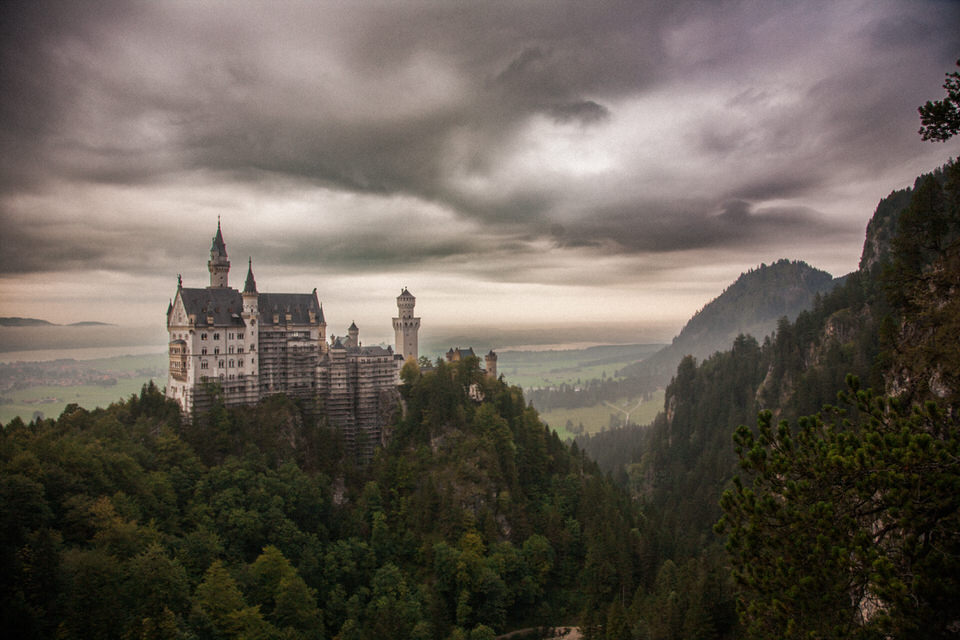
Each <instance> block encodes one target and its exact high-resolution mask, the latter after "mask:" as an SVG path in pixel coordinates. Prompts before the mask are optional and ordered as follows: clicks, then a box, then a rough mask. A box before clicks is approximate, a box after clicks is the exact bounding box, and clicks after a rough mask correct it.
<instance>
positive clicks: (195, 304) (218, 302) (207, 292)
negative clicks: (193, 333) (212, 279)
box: [177, 287, 243, 326]
mask: <svg viewBox="0 0 960 640" xmlns="http://www.w3.org/2000/svg"><path fill="white" fill-rule="evenodd" d="M177 295H178V296H180V299H181V300H182V301H183V308H184V309H185V310H186V312H187V315H188V316H195V318H196V320H195V324H196V326H214V325H217V326H224V325H240V326H242V325H243V320H242V319H241V318H240V313H241V312H242V311H243V298H242V297H240V292H239V291H237V290H236V289H231V288H229V287H208V288H206V289H188V288H186V287H183V288H180V289H178V290H177ZM210 318H213V322H212V323H211V322H209V321H208V320H209V319H210Z"/></svg>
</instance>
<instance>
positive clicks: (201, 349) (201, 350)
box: [200, 347, 207, 356]
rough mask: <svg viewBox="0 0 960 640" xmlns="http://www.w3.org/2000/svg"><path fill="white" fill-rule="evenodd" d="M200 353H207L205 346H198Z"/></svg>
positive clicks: (203, 354)
mask: <svg viewBox="0 0 960 640" xmlns="http://www.w3.org/2000/svg"><path fill="white" fill-rule="evenodd" d="M200 355H202V356H205V355H207V348H206V347H200Z"/></svg>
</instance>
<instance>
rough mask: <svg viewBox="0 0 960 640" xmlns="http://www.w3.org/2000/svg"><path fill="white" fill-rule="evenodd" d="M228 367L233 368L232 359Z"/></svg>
mask: <svg viewBox="0 0 960 640" xmlns="http://www.w3.org/2000/svg"><path fill="white" fill-rule="evenodd" d="M230 368H231V369H232V368H233V360H231V361H230Z"/></svg>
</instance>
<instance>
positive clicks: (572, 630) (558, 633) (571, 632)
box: [497, 627, 582, 640]
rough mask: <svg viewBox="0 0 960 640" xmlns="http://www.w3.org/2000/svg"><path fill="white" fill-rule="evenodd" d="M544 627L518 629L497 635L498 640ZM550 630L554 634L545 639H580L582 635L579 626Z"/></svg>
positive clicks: (504, 639) (506, 639)
mask: <svg viewBox="0 0 960 640" xmlns="http://www.w3.org/2000/svg"><path fill="white" fill-rule="evenodd" d="M542 628H543V627H529V628H527V629H517V630H516V631H511V632H510V633H505V634H503V635H502V636H497V640H510V639H511V638H514V637H516V636H522V635H523V634H526V633H531V632H533V631H537V630H538V629H542ZM550 631H552V632H553V635H550V636H544V639H545V640H580V638H581V637H582V635H581V633H580V629H579V628H578V627H553V628H552V629H550Z"/></svg>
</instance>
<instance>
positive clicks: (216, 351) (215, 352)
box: [213, 347, 220, 355]
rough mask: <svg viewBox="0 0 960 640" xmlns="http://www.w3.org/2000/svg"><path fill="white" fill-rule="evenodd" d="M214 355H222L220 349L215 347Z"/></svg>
mask: <svg viewBox="0 0 960 640" xmlns="http://www.w3.org/2000/svg"><path fill="white" fill-rule="evenodd" d="M213 353H214V355H216V354H218V353H220V347H214V348H213Z"/></svg>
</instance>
